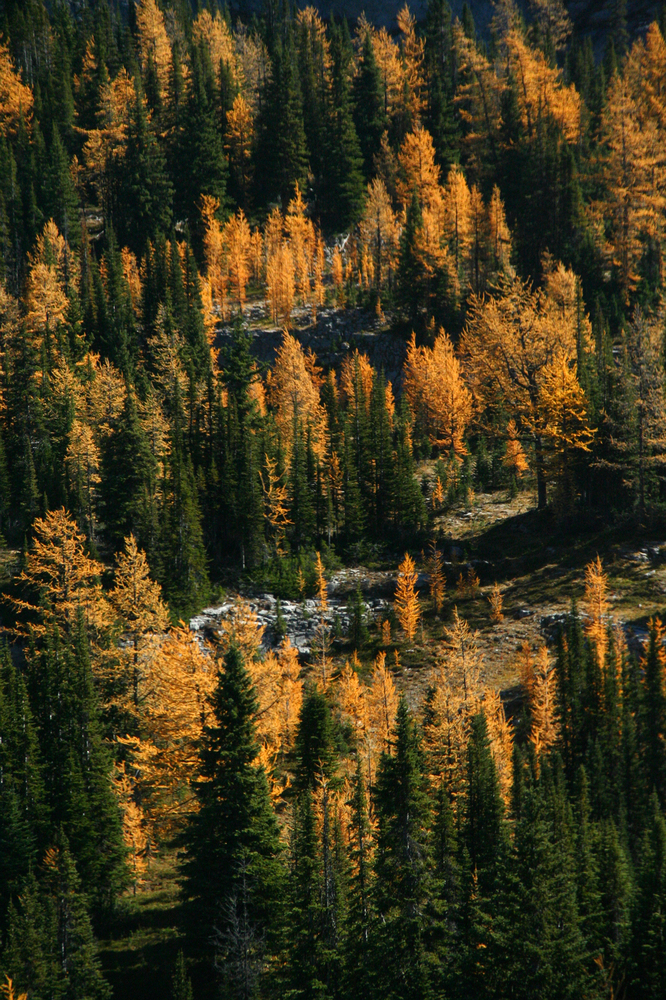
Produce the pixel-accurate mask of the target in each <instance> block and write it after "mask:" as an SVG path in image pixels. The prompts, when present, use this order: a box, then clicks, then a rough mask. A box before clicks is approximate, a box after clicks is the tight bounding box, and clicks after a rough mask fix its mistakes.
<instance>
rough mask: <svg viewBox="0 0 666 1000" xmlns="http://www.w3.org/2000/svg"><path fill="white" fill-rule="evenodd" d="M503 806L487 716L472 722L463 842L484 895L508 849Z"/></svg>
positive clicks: (482, 715) (476, 717) (478, 716)
mask: <svg viewBox="0 0 666 1000" xmlns="http://www.w3.org/2000/svg"><path fill="white" fill-rule="evenodd" d="M503 813H504V808H503V803H502V798H501V795H500V788H499V780H498V777H497V770H496V768H495V762H494V761H493V757H492V753H491V750H490V741H489V739H488V726H487V723H486V718H485V715H484V714H483V713H480V714H479V715H475V716H474V718H473V719H472V729H471V733H470V737H469V743H468V745H467V794H466V801H465V813H464V823H463V830H462V835H463V842H464V844H465V848H466V850H467V853H468V855H469V859H470V864H471V866H472V869H473V870H475V871H476V872H477V873H478V876H479V884H480V887H481V889H482V891H484V892H488V891H489V890H490V888H491V887H492V885H493V882H494V879H495V875H496V872H497V865H498V862H499V860H500V858H501V854H502V850H503V847H504V840H505V833H504V828H503Z"/></svg>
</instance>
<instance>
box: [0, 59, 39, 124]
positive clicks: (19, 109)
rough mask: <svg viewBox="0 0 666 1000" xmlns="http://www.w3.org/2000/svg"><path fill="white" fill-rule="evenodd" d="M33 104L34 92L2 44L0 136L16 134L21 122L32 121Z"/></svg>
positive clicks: (0, 62) (0, 64) (0, 60)
mask: <svg viewBox="0 0 666 1000" xmlns="http://www.w3.org/2000/svg"><path fill="white" fill-rule="evenodd" d="M32 103H33V96H32V90H31V89H30V87H27V86H26V85H25V84H24V83H23V81H22V80H21V74H20V73H19V72H18V71H17V69H16V66H15V63H14V60H13V58H12V55H11V52H10V51H9V46H8V45H7V44H6V43H5V42H2V43H0V134H2V135H3V136H8V135H14V134H16V131H17V129H18V126H19V121H20V120H21V119H23V120H25V121H28V120H29V119H30V117H31V113H32Z"/></svg>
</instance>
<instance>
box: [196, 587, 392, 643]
mask: <svg viewBox="0 0 666 1000" xmlns="http://www.w3.org/2000/svg"><path fill="white" fill-rule="evenodd" d="M248 603H249V606H250V608H251V609H252V611H254V612H255V614H256V616H257V619H258V621H259V624H260V625H261V626H263V629H264V634H263V641H262V648H263V649H264V650H268V649H273V648H274V647H275V646H277V645H279V644H280V642H281V641H282V635H283V634H284V635H286V636H287V638H288V639H289V641H290V642H291V644H292V646H295V647H296V649H297V650H298V652H299V653H301V654H302V655H304V656H307V655H308V654H309V653H310V652H311V650H312V646H313V643H314V641H315V631H316V629H317V626H318V625H319V623H320V621H321V612H320V609H319V602H318V601H315V600H311V599H310V600H305V601H281V602H280V614H281V618H282V621H283V623H284V624H283V629H284V632H281V631H280V630H279V629H278V609H277V600H276V599H275V597H274V596H273V595H272V594H263V595H262V596H261V597H258V598H254V599H252V600H250V601H249V602H248ZM364 608H365V617H366V621H367V623H368V625H372V624H373V623H374V622H375V620H376V619H378V618H386V616H387V614H388V611H389V604H388V601H386V600H384V599H383V598H381V597H373V598H369V599H368V600H366V601H364ZM232 609H233V604H231V603H227V604H221V605H220V606H219V607H217V608H204V610H203V611H201V612H200V613H199V614H198V615H195V617H194V618H191V619H190V628H191V629H192V631H193V632H196V634H197V635H199V636H201V638H202V639H203V638H211V639H214V638H215V636H216V635H217V633H218V632H219V630H220V629H221V627H222V625H223V623H224V621H225V619H227V618H228V617H229V615H230V613H231V611H232ZM324 618H325V621H326V624H327V625H328V626H329V628H330V629H331V633H332V634H335V633H336V632H339V634H341V635H346V634H347V633H348V631H349V627H350V624H351V622H350V616H349V612H348V609H347V602H346V600H342V599H341V598H339V597H330V598H329V607H328V612H327V613H326V615H325V616H324Z"/></svg>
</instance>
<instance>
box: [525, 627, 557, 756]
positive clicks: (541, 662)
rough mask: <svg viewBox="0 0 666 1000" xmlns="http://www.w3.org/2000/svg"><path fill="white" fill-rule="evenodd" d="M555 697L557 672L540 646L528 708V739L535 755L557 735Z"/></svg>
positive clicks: (553, 741)
mask: <svg viewBox="0 0 666 1000" xmlns="http://www.w3.org/2000/svg"><path fill="white" fill-rule="evenodd" d="M556 698H557V674H556V670H555V664H554V663H552V662H551V660H550V657H549V656H548V650H547V649H546V647H545V646H542V647H541V649H540V650H539V652H538V654H537V662H536V665H535V669H534V681H533V684H532V695H531V699H530V709H531V712H532V731H531V733H530V739H531V740H532V743H534V750H535V753H536V754H537V756H540V755H541V754H542V753H544V752H545V751H546V750H548V749H549V748H550V747H552V746H553V744H554V743H555V742H556V740H557V737H558V735H559V728H558V723H557V715H556V707H557V705H556Z"/></svg>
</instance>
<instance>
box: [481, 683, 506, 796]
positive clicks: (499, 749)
mask: <svg viewBox="0 0 666 1000" xmlns="http://www.w3.org/2000/svg"><path fill="white" fill-rule="evenodd" d="M483 711H484V714H485V717H486V722H487V725H488V738H489V739H490V751H491V753H492V755H493V760H494V762H495V767H496V768H497V777H498V778H499V783H500V789H501V792H502V798H503V799H504V804H505V805H506V806H508V804H509V801H510V799H511V785H512V782H513V729H512V728H511V726H510V724H509V723H508V722H507V718H506V712H505V711H504V705H503V704H502V699H501V697H500V693H499V691H498V690H497V688H488V689H487V690H486V693H485V696H484V700H483Z"/></svg>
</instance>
